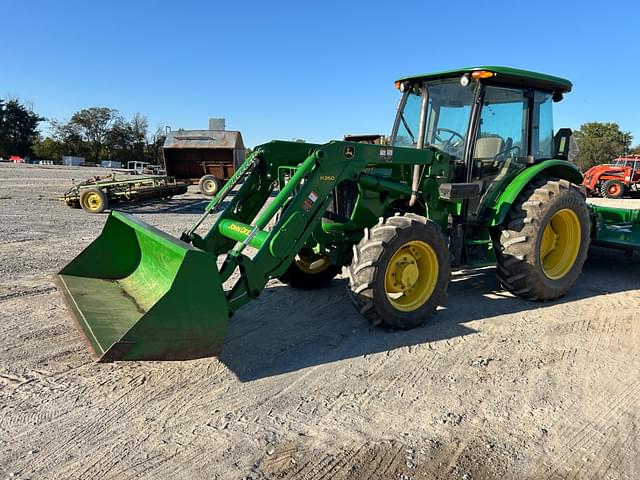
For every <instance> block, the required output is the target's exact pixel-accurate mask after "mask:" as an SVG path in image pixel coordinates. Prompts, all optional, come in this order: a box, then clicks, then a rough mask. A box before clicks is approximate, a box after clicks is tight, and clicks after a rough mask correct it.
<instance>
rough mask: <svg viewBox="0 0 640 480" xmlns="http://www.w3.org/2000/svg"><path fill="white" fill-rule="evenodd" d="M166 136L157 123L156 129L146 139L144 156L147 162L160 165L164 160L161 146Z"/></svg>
mask: <svg viewBox="0 0 640 480" xmlns="http://www.w3.org/2000/svg"><path fill="white" fill-rule="evenodd" d="M166 138H167V134H166V133H165V130H164V129H163V128H162V127H161V126H160V125H158V126H157V127H156V131H155V132H153V134H152V135H150V136H149V137H148V138H147V139H146V142H147V146H146V152H145V157H146V158H147V160H148V161H149V162H151V163H153V164H155V165H161V164H162V163H163V162H164V157H163V155H162V146H163V145H164V140H165V139H166Z"/></svg>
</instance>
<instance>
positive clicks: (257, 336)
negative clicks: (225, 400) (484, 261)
mask: <svg viewBox="0 0 640 480" xmlns="http://www.w3.org/2000/svg"><path fill="white" fill-rule="evenodd" d="M630 264H633V265H632V266H631V265H630ZM630 266H631V268H629V267H630ZM639 266H640V258H638V257H632V258H631V257H625V256H623V255H622V254H619V253H617V252H611V251H605V250H596V249H593V248H592V251H591V252H590V255H589V259H588V260H587V262H586V264H585V267H584V270H583V274H582V275H581V277H580V279H579V280H578V282H577V283H576V285H575V286H574V287H573V289H572V290H571V291H570V292H569V294H568V295H566V296H565V297H563V298H560V299H558V300H555V301H552V302H543V303H542V302H527V301H524V300H520V299H518V298H515V297H513V296H512V295H510V294H509V293H507V292H505V291H504V290H502V289H501V287H500V286H499V284H498V282H497V281H496V278H495V269H494V268H484V269H478V270H466V271H457V272H455V273H454V275H453V276H452V279H451V283H450V284H449V289H448V298H447V301H446V308H443V309H440V310H438V312H437V314H436V315H435V316H434V317H433V318H432V319H430V320H429V321H428V322H427V323H426V324H425V325H424V326H422V327H419V328H415V329H412V330H408V331H386V330H384V329H381V328H377V327H373V326H371V325H370V324H369V323H368V322H367V321H366V320H365V319H364V318H363V317H361V316H360V315H359V314H358V313H357V312H356V311H355V309H354V308H353V306H352V304H351V301H350V299H349V296H348V294H347V292H346V288H345V287H346V280H345V279H336V280H334V281H333V282H332V283H331V285H330V286H328V287H326V288H324V289H321V290H316V291H300V290H292V289H289V288H288V287H286V286H283V285H281V284H277V285H274V286H271V287H269V288H266V289H265V290H264V291H263V293H262V295H261V296H260V297H259V298H258V299H257V300H255V301H254V302H252V303H250V304H248V305H246V306H245V307H243V308H242V309H241V310H239V311H238V312H237V313H236V314H235V315H234V316H233V317H232V318H231V319H230V322H229V330H228V333H227V337H226V339H225V346H224V351H223V353H222V355H221V356H220V358H219V359H220V361H222V362H223V363H224V364H225V365H226V366H227V367H228V368H229V369H230V370H231V371H233V372H234V373H235V374H236V375H237V377H238V379H239V380H240V381H243V382H248V381H252V380H256V379H260V378H266V377H270V376H274V375H280V374H283V373H287V372H292V371H297V370H300V369H304V368H307V367H312V366H316V365H322V364H326V363H331V362H336V361H340V360H345V359H349V358H355V357H360V356H363V355H367V354H371V353H379V352H386V351H390V350H394V349H397V348H401V347H406V346H412V345H420V344H425V343H429V342H437V341H440V340H446V339H452V338H456V337H462V336H467V335H473V334H474V333H477V332H478V330H476V328H478V324H477V323H476V324H474V327H475V328H472V327H470V326H467V325H466V324H467V323H469V322H473V321H477V320H484V319H487V318H492V317H496V316H500V315H508V314H517V313H519V312H523V313H524V312H530V311H532V310H539V314H540V315H544V308H546V307H549V306H553V305H560V304H564V303H570V302H576V301H579V300H581V299H584V298H590V297H593V296H597V295H604V294H607V293H616V292H623V291H627V290H634V289H637V288H640V269H639V268H638V267H639ZM469 299H473V300H472V301H470V300H469ZM514 328H521V327H520V326H518V325H517V324H516V323H515V322H514Z"/></svg>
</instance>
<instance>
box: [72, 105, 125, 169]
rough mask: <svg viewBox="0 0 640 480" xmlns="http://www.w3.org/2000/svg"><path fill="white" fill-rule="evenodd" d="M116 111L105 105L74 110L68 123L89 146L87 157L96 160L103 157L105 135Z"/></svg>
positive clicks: (116, 113) (114, 117)
mask: <svg viewBox="0 0 640 480" xmlns="http://www.w3.org/2000/svg"><path fill="white" fill-rule="evenodd" d="M117 116H118V111H117V110H114V109H112V108H106V107H92V108H85V109H84V110H80V111H79V112H76V113H74V114H73V116H72V117H71V120H69V123H70V124H71V125H72V126H74V127H76V128H77V131H78V133H79V134H80V136H81V137H82V140H83V141H85V142H87V146H88V147H89V159H90V160H92V161H94V162H98V161H99V160H100V159H101V158H103V156H104V154H105V153H106V152H105V151H104V149H105V146H106V145H105V143H106V139H107V135H108V133H109V130H110V128H111V125H112V123H113V121H114V120H115V119H116V117H117Z"/></svg>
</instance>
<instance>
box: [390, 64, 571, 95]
mask: <svg viewBox="0 0 640 480" xmlns="http://www.w3.org/2000/svg"><path fill="white" fill-rule="evenodd" d="M476 71H488V72H492V73H493V74H494V77H492V78H491V79H490V80H491V81H492V82H496V83H504V84H509V85H518V86H527V87H531V88H536V89H539V90H547V91H551V92H554V93H555V92H558V93H567V92H570V91H571V87H572V86H573V85H572V83H571V82H570V81H569V80H567V79H565V78H560V77H554V76H553V75H547V74H545V73H538V72H531V71H529V70H520V69H517V68H511V67H496V66H485V67H466V68H459V69H456V70H445V71H443V72H436V73H425V74H422V75H411V76H408V77H402V78H400V79H398V81H399V82H404V81H407V80H409V81H414V80H437V79H440V78H451V77H458V76H462V75H464V74H465V73H469V74H472V73H473V72H476Z"/></svg>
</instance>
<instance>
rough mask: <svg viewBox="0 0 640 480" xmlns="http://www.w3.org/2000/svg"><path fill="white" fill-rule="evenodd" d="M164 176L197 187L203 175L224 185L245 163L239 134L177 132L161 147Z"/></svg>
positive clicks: (232, 132)
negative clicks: (211, 176)
mask: <svg viewBox="0 0 640 480" xmlns="http://www.w3.org/2000/svg"><path fill="white" fill-rule="evenodd" d="M163 152H164V163H165V168H166V170H167V175H171V176H173V177H175V178H176V179H177V180H182V181H185V182H189V183H198V181H199V180H200V179H201V178H202V177H203V176H204V175H213V176H214V177H215V178H216V179H218V180H220V181H226V180H227V179H228V178H229V177H230V176H231V175H233V173H234V172H235V169H236V168H237V167H238V166H239V165H240V164H241V163H242V162H243V161H244V157H245V154H246V149H245V146H244V142H243V141H242V135H241V134H240V132H236V131H229V130H177V131H173V132H169V133H168V134H167V137H166V139H165V141H164V145H163Z"/></svg>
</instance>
